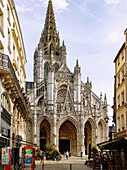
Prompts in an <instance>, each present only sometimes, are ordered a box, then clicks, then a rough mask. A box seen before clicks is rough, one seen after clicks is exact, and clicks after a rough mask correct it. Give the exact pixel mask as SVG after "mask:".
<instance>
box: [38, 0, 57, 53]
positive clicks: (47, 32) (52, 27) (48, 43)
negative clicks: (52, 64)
mask: <svg viewBox="0 0 127 170" xmlns="http://www.w3.org/2000/svg"><path fill="white" fill-rule="evenodd" d="M39 48H41V50H42V52H43V54H46V55H49V54H51V48H52V49H53V54H54V55H59V54H60V38H59V33H58V32H57V30H56V23H55V16H54V10H53V5H52V1H51V0H49V3H48V8H47V13H46V19H45V25H44V29H43V31H42V34H41V38H40V42H39Z"/></svg>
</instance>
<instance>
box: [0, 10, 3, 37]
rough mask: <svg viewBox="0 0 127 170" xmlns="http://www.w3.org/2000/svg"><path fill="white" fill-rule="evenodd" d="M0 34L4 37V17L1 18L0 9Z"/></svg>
mask: <svg viewBox="0 0 127 170" xmlns="http://www.w3.org/2000/svg"><path fill="white" fill-rule="evenodd" d="M0 32H1V34H2V36H3V37H4V17H3V12H2V10H1V9H0Z"/></svg>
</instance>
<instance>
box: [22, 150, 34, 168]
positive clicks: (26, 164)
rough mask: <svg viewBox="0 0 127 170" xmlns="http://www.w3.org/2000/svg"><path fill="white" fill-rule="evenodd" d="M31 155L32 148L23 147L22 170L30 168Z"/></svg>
mask: <svg viewBox="0 0 127 170" xmlns="http://www.w3.org/2000/svg"><path fill="white" fill-rule="evenodd" d="M32 157H33V148H31V147H25V152H24V170H30V169H31V168H32Z"/></svg>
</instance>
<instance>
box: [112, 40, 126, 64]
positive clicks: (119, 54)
mask: <svg viewBox="0 0 127 170" xmlns="http://www.w3.org/2000/svg"><path fill="white" fill-rule="evenodd" d="M124 47H125V42H124V43H123V45H122V47H121V48H120V50H119V51H118V53H117V55H116V58H115V59H114V63H115V62H116V60H117V58H118V57H119V55H120V53H121V52H122V50H123V49H124Z"/></svg>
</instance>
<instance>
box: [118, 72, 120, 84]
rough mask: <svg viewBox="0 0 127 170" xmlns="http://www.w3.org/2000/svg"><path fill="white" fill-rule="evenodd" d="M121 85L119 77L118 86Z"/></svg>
mask: <svg viewBox="0 0 127 170" xmlns="http://www.w3.org/2000/svg"><path fill="white" fill-rule="evenodd" d="M119 85H120V75H119V76H118V86H119Z"/></svg>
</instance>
